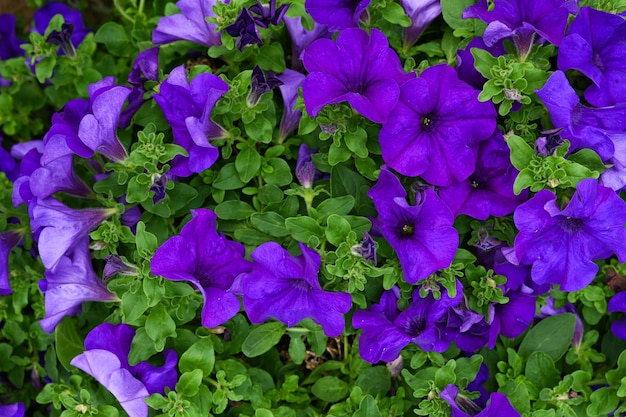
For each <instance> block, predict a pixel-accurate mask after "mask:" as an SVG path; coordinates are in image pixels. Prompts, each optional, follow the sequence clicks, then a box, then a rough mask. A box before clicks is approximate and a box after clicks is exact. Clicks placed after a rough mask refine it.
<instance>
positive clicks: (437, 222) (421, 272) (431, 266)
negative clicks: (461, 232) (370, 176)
mask: <svg viewBox="0 0 626 417" xmlns="http://www.w3.org/2000/svg"><path fill="white" fill-rule="evenodd" d="M368 195H369V196H370V197H371V198H372V200H373V201H374V206H375V207H376V210H377V211H378V219H379V222H380V225H381V229H382V234H383V236H384V237H385V239H387V241H388V242H389V244H390V245H391V247H392V248H393V249H394V250H395V251H396V254H397V255H398V258H399V259H400V265H401V266H402V272H403V273H404V279H405V280H406V281H407V282H408V283H410V284H414V283H416V282H417V281H419V280H420V279H424V278H426V277H428V276H429V275H430V274H432V273H433V272H436V271H437V270H439V269H442V268H447V267H448V266H450V264H451V263H452V260H453V259H454V254H455V253H456V249H457V246H458V243H459V236H458V233H457V231H456V229H455V228H454V227H452V223H453V222H454V216H453V215H452V212H451V211H450V209H449V208H448V207H447V206H446V205H445V204H444V203H443V202H442V201H441V200H440V199H439V197H438V196H437V194H435V192H434V191H433V190H425V191H422V192H418V193H417V197H416V204H415V205H414V206H410V205H409V204H408V203H407V201H406V195H407V193H406V191H405V190H404V188H403V187H402V184H400V180H398V178H396V176H395V175H393V174H392V173H391V172H390V171H389V170H388V169H386V168H383V169H382V171H381V172H380V176H379V177H378V182H377V183H376V185H374V187H372V188H371V189H370V191H369V193H368Z"/></svg>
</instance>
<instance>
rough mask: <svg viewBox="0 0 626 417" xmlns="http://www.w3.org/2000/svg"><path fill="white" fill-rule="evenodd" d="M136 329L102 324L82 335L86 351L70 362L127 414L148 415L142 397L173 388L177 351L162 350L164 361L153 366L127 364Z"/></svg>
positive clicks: (148, 364) (138, 416)
mask: <svg viewBox="0 0 626 417" xmlns="http://www.w3.org/2000/svg"><path fill="white" fill-rule="evenodd" d="M134 337H135V330H133V328H132V327H130V326H128V325H126V324H118V325H114V324H110V323H103V324H101V325H99V326H97V327H95V328H94V329H93V330H92V331H91V332H89V334H88V335H87V337H86V338H85V349H86V350H85V352H83V353H81V354H80V355H78V356H76V357H74V359H72V361H71V364H72V365H73V366H76V367H77V368H79V369H81V370H83V371H84V372H86V373H88V374H89V375H91V376H93V377H94V378H95V379H96V380H97V381H98V382H100V383H101V384H102V385H103V386H104V387H105V388H106V389H108V390H109V391H110V392H111V393H112V394H113V395H114V396H115V398H116V399H117V400H118V401H119V402H120V405H121V406H122V408H123V409H124V411H126V412H127V413H128V415H129V416H130V417H147V416H148V405H147V404H146V403H145V401H144V400H145V399H146V398H147V397H148V396H149V395H150V394H154V393H159V394H164V393H165V388H166V387H168V388H169V389H170V390H173V389H174V388H175V387H176V381H177V380H178V373H177V371H176V364H177V362H178V356H177V354H176V351H174V350H171V349H167V350H165V351H164V352H163V356H164V358H165V361H164V364H163V365H161V366H154V365H152V364H150V363H148V362H146V361H144V362H140V363H138V364H137V365H132V366H131V365H130V364H129V363H128V354H129V353H130V349H131V344H132V341H133V338H134Z"/></svg>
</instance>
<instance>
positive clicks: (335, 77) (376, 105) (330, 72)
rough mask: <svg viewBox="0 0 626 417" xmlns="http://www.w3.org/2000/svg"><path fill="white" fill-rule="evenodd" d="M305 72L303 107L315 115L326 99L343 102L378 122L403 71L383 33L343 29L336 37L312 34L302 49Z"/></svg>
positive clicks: (396, 91)
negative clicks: (307, 72)
mask: <svg viewBox="0 0 626 417" xmlns="http://www.w3.org/2000/svg"><path fill="white" fill-rule="evenodd" d="M302 61H303V62H304V66H305V68H306V69H307V71H309V75H308V77H307V78H306V80H305V81H304V84H303V85H302V95H303V96H304V105H305V106H306V110H307V112H308V113H309V114H310V115H311V116H312V117H316V116H317V114H318V113H319V112H320V110H322V108H323V107H324V106H326V105H327V104H335V103H341V102H343V101H347V102H348V103H350V105H351V106H352V107H354V109H355V110H356V111H358V112H359V113H361V114H362V115H363V116H365V117H367V118H368V119H370V120H372V121H374V122H376V123H382V122H384V121H385V120H386V119H387V116H388V115H389V113H390V112H391V110H392V108H393V106H394V105H395V104H396V102H397V101H398V97H399V96H400V87H399V85H398V84H399V83H402V82H403V81H405V80H407V79H409V78H412V77H413V76H412V75H411V74H405V73H404V71H403V70H402V65H401V64H400V58H398V55H397V54H396V53H395V51H394V50H393V49H391V48H390V47H389V44H388V42H387V38H386V37H385V35H384V34H383V33H382V32H381V31H379V30H377V29H372V31H371V33H370V35H368V34H367V32H365V31H364V30H362V29H358V28H348V29H345V30H343V31H341V32H340V33H339V36H338V37H337V42H336V43H335V42H333V41H331V40H330V39H318V40H316V41H315V42H313V43H312V44H311V45H310V46H309V47H308V48H307V49H306V50H305V51H304V52H303V53H302Z"/></svg>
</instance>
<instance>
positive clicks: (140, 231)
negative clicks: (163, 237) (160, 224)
mask: <svg viewBox="0 0 626 417" xmlns="http://www.w3.org/2000/svg"><path fill="white" fill-rule="evenodd" d="M158 247H159V242H158V241H157V238H156V236H155V235H153V234H152V233H150V232H148V231H147V230H146V224H145V223H144V222H142V221H139V222H138V223H137V252H139V255H141V256H142V257H143V258H144V259H150V258H151V257H152V254H153V253H154V252H155V251H156V250H157V248H158Z"/></svg>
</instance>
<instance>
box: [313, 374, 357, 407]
mask: <svg viewBox="0 0 626 417" xmlns="http://www.w3.org/2000/svg"><path fill="white" fill-rule="evenodd" d="M311 392H312V393H313V395H315V396H316V397H317V398H319V399H320V400H322V401H326V402H329V403H334V402H338V401H340V400H343V399H344V398H346V397H347V396H348V394H349V393H350V386H349V385H348V383H347V382H345V381H342V380H341V379H339V378H337V377H334V376H325V377H322V378H320V379H318V380H317V381H316V382H315V384H313V387H311Z"/></svg>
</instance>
